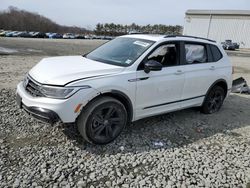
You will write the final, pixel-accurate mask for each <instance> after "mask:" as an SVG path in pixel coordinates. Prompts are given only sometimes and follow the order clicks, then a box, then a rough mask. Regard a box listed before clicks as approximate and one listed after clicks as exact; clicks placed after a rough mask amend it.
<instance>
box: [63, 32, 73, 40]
mask: <svg viewBox="0 0 250 188" xmlns="http://www.w3.org/2000/svg"><path fill="white" fill-rule="evenodd" d="M63 38H64V39H75V38H76V37H75V35H73V34H72V33H65V34H64V35H63Z"/></svg>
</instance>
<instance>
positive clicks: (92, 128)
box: [77, 97, 127, 144]
mask: <svg viewBox="0 0 250 188" xmlns="http://www.w3.org/2000/svg"><path fill="white" fill-rule="evenodd" d="M126 123H127V111H126V108H125V107H124V105H123V104H122V103H121V102H120V101H119V100H117V99H115V98H112V97H100V98H97V99H95V100H94V101H92V102H90V104H88V105H87V106H86V108H85V109H83V110H82V112H81V114H80V115H79V117H78V119H77V126H78V130H79V132H80V134H81V135H82V137H83V138H84V139H85V140H86V141H88V142H90V143H94V144H107V143H110V142H112V141H113V140H114V139H116V138H117V137H118V136H119V135H120V133H121V132H122V130H123V128H124V127H125V125H126Z"/></svg>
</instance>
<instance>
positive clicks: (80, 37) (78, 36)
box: [75, 35, 85, 39]
mask: <svg viewBox="0 0 250 188" xmlns="http://www.w3.org/2000/svg"><path fill="white" fill-rule="evenodd" d="M75 38H76V39H85V36H84V35H76V36H75Z"/></svg>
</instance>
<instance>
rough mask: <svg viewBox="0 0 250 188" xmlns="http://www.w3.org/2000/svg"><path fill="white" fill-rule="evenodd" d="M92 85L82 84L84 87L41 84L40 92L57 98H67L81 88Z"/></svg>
mask: <svg viewBox="0 0 250 188" xmlns="http://www.w3.org/2000/svg"><path fill="white" fill-rule="evenodd" d="M87 88H90V86H82V87H54V86H44V85H43V86H40V92H41V93H42V94H43V95H44V96H46V97H50V98H56V99H66V98H68V97H70V96H72V95H73V94H75V93H76V92H77V91H79V90H81V89H87Z"/></svg>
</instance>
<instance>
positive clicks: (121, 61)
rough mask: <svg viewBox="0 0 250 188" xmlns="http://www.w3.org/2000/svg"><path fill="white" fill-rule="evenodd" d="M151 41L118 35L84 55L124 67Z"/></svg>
mask: <svg viewBox="0 0 250 188" xmlns="http://www.w3.org/2000/svg"><path fill="white" fill-rule="evenodd" d="M153 43H154V41H150V40H143V39H136V38H125V37H120V38H116V39H114V40H112V41H110V42H107V43H105V44H104V45H102V46H100V47H99V48H97V49H95V50H94V51H92V52H90V53H89V54H88V55H86V56H85V57H86V58H88V59H92V60H95V61H100V62H103V63H108V64H112V65H118V66H124V67H125V66H129V65H131V64H132V63H134V62H135V61H136V60H137V59H138V58H139V57H140V56H141V55H142V54H143V53H144V52H145V51H146V50H147V49H148V48H149V47H150V46H151V45H152V44H153Z"/></svg>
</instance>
